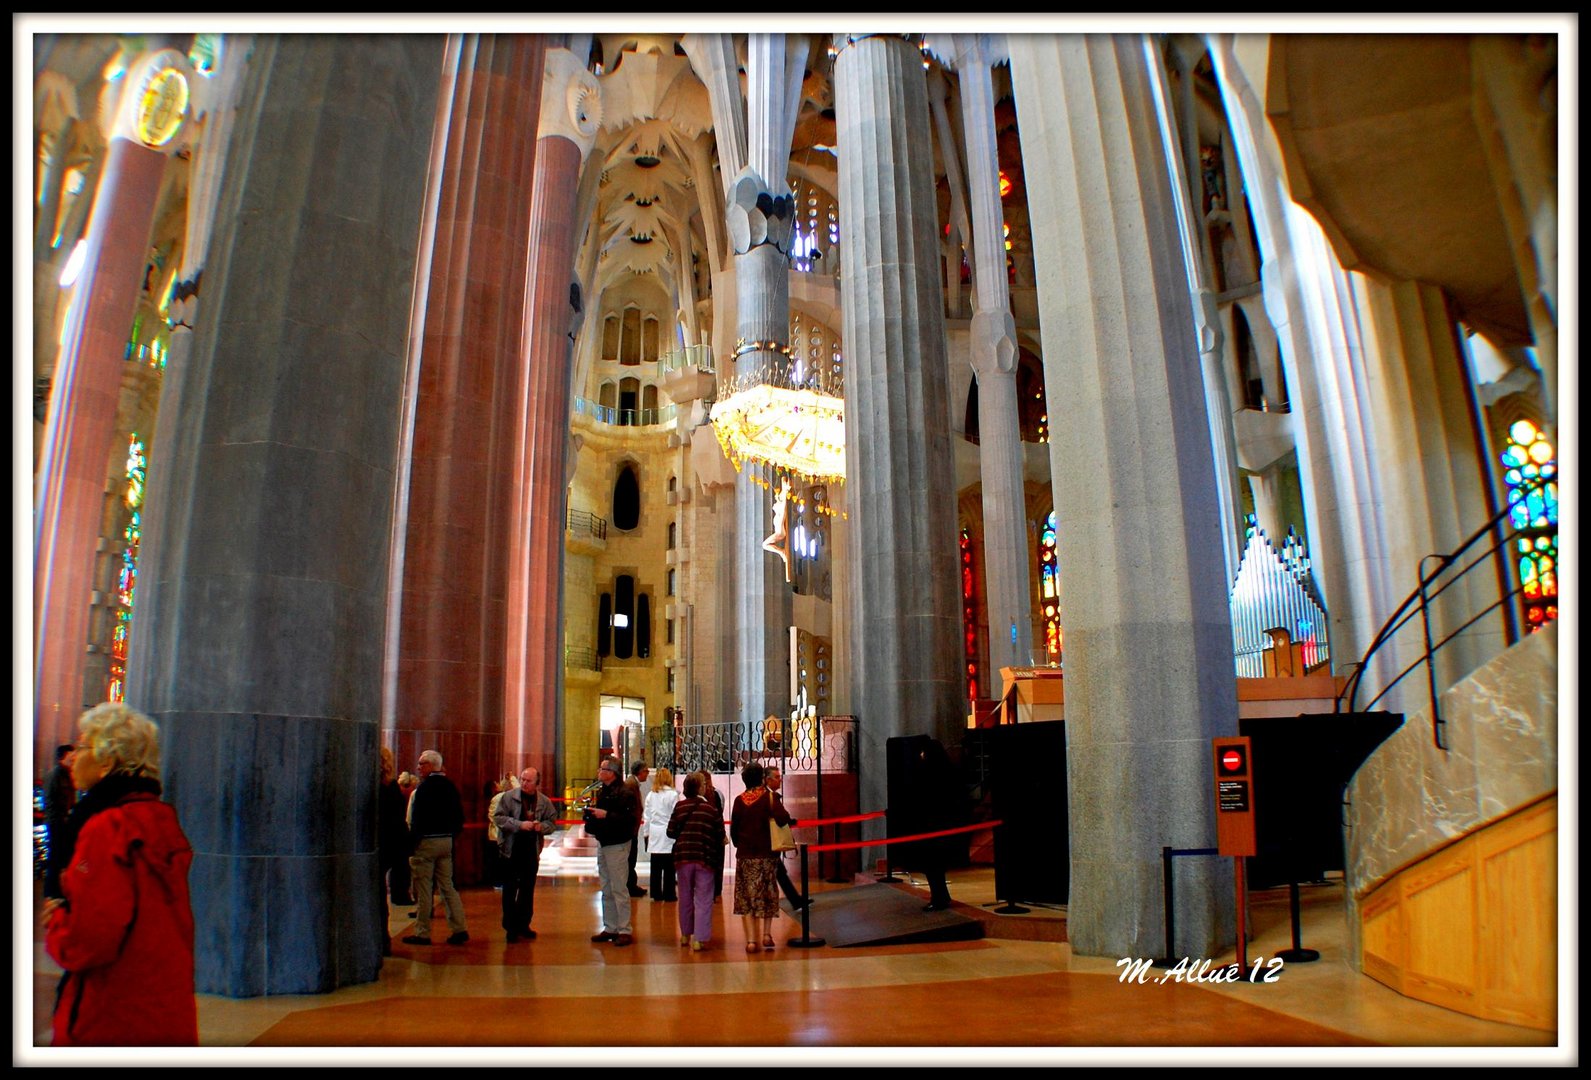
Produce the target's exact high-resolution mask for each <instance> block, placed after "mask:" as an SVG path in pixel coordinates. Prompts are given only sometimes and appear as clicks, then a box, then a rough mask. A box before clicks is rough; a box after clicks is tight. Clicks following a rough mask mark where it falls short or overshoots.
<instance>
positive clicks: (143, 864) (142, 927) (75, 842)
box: [43, 702, 199, 1046]
mask: <svg viewBox="0 0 1591 1080" xmlns="http://www.w3.org/2000/svg"><path fill="white" fill-rule="evenodd" d="M77 726H78V730H79V732H80V733H81V734H80V737H79V740H78V745H77V753H76V756H75V758H74V760H73V762H72V778H73V782H74V784H75V785H76V787H77V788H78V789H80V790H82V791H84V792H86V793H87V794H85V795H84V796H83V799H82V801H81V802H79V803H78V804H77V806H76V808H75V809H74V810H73V811H72V816H71V820H70V822H69V824H68V830H69V832H70V834H71V835H70V837H63V839H68V840H69V841H70V847H71V852H70V854H69V855H66V853H64V852H63V856H64V857H66V858H67V859H68V861H67V863H66V870H65V871H64V872H63V873H62V874H61V881H60V885H61V896H60V897H57V898H54V899H51V900H49V901H48V902H47V903H46V904H45V905H44V914H43V920H44V928H45V936H44V949H45V951H46V952H48V953H49V954H50V958H51V959H53V960H54V961H55V962H56V963H57V964H60V965H61V967H62V968H64V969H65V970H66V974H65V976H64V977H63V978H62V980H61V988H60V991H59V993H58V994H57V995H56V999H55V1017H54V1022H53V1029H54V1045H56V1046H196V1045H198V1042H199V1011H198V1004H197V1002H196V1001H195V999H194V996H193V990H194V985H193V940H194V932H193V906H192V903H191V902H190V899H189V894H188V870H189V867H191V866H192V864H193V848H192V846H191V845H189V843H188V838H187V837H186V836H185V835H183V832H182V826H181V825H179V824H178V822H177V811H176V810H174V809H173V808H172V807H171V805H170V804H169V803H164V802H161V801H160V794H161V790H160V741H159V740H160V729H159V728H157V727H156V726H155V723H154V721H153V720H150V719H149V718H148V717H147V716H144V715H143V714H142V713H139V712H135V711H134V710H132V709H130V708H128V707H127V706H126V705H124V704H122V703H120V702H117V703H114V704H113V703H110V702H107V703H105V704H104V705H98V706H96V707H94V708H92V709H90V710H89V711H88V712H86V713H84V714H83V717H82V719H80V720H79V721H78V724H77Z"/></svg>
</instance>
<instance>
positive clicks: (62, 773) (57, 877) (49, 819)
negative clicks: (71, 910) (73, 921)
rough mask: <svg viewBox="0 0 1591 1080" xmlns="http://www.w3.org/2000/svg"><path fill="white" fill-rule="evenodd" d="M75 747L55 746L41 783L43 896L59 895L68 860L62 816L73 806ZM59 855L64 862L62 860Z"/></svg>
mask: <svg viewBox="0 0 1591 1080" xmlns="http://www.w3.org/2000/svg"><path fill="white" fill-rule="evenodd" d="M76 756H77V747H75V746H73V745H72V744H71V743H62V744H61V745H60V746H57V747H56V748H55V768H53V769H51V770H50V778H49V780H48V781H46V782H45V785H44V821H45V824H46V826H47V827H48V832H49V858H48V859H46V860H45V863H44V896H45V898H46V899H48V898H50V897H57V896H60V895H61V871H62V870H65V869H66V865H67V861H69V860H70V859H71V855H70V854H69V853H68V850H67V849H68V848H70V847H71V845H70V844H67V843H63V841H65V839H66V819H67V818H69V817H70V816H71V814H72V807H74V806H76V805H77V785H76V784H74V783H72V759H73V758H75V757H76ZM63 857H64V859H65V860H66V861H63Z"/></svg>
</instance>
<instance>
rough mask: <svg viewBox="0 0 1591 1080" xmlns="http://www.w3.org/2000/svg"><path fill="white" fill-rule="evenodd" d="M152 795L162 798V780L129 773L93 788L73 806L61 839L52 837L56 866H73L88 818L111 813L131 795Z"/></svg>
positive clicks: (104, 781) (105, 780) (110, 777)
mask: <svg viewBox="0 0 1591 1080" xmlns="http://www.w3.org/2000/svg"><path fill="white" fill-rule="evenodd" d="M142 794H149V795H154V796H157V797H158V796H159V795H160V781H159V780H156V779H154V778H153V777H149V776H133V775H131V774H129V773H111V774H110V775H108V776H106V777H105V778H104V779H103V780H101V781H100V782H99V783H97V784H95V785H94V786H93V787H91V788H89V789H88V791H87V792H86V793H85V794H84V795H83V797H82V798H81V799H79V800H78V801H77V805H76V806H74V807H72V814H71V816H70V817H68V818H67V819H66V826H65V828H63V829H62V830H61V835H60V836H59V837H55V836H52V837H50V844H51V845H52V846H53V847H55V850H56V852H57V856H56V857H57V858H58V859H59V860H60V861H59V862H58V863H57V864H56V865H58V866H59V867H61V869H62V871H65V869H66V868H67V867H68V866H71V865H72V853H73V852H74V851H76V850H77V834H78V833H79V832H81V831H82V828H83V826H84V825H85V824H87V822H88V819H89V818H91V817H93V816H94V815H95V814H97V813H99V812H100V811H102V810H109V809H110V808H111V807H113V806H116V805H118V804H119V803H121V802H122V801H123V800H124V799H126V798H127V797H128V796H129V795H142Z"/></svg>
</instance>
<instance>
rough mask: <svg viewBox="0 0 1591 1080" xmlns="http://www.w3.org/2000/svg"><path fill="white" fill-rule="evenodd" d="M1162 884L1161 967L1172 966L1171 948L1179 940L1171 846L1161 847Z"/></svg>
mask: <svg viewBox="0 0 1591 1080" xmlns="http://www.w3.org/2000/svg"><path fill="white" fill-rule="evenodd" d="M1160 885H1161V892H1162V895H1163V896H1164V897H1165V905H1166V920H1165V921H1166V955H1164V956H1162V957H1161V958H1160V963H1159V964H1158V965H1157V966H1159V967H1170V966H1171V964H1172V959H1171V950H1172V948H1173V946H1174V945H1175V944H1176V940H1177V893H1176V885H1175V884H1174V883H1173V881H1172V877H1171V847H1170V845H1169V844H1168V845H1166V846H1165V847H1162V848H1161V849H1160Z"/></svg>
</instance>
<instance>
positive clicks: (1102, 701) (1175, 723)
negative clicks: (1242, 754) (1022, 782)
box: [1011, 35, 1237, 956]
mask: <svg viewBox="0 0 1591 1080" xmlns="http://www.w3.org/2000/svg"><path fill="white" fill-rule="evenodd" d="M1011 68H1012V78H1013V84H1014V86H1015V88H1016V101H1017V115H1018V117H1019V120H1020V122H1021V125H1022V132H1023V166H1024V173H1025V175H1026V177H1027V183H1028V200H1029V204H1030V208H1031V211H1032V214H1031V216H1032V219H1033V222H1034V230H1035V231H1034V245H1035V248H1036V249H1037V251H1038V252H1040V257H1039V258H1038V260H1037V262H1038V275H1039V276H1038V287H1039V310H1040V314H1041V318H1042V323H1043V335H1044V369H1045V372H1044V373H1045V385H1046V387H1047V389H1048V396H1049V402H1050V427H1051V431H1052V432H1053V433H1054V434H1053V436H1052V439H1051V443H1050V464H1051V474H1052V476H1053V477H1054V487H1055V507H1056V514H1057V518H1058V520H1059V522H1060V529H1059V536H1058V541H1057V546H1058V549H1059V555H1060V565H1061V567H1062V576H1061V613H1062V620H1063V622H1064V623H1065V626H1066V675H1067V678H1066V741H1067V789H1068V790H1067V799H1068V806H1069V808H1070V813H1071V857H1072V891H1071V904H1070V908H1069V913H1070V922H1069V924H1068V936H1069V937H1070V939H1071V942H1072V948H1073V949H1074V950H1076V951H1077V952H1078V953H1080V954H1082V955H1088V956H1152V955H1156V954H1158V953H1160V952H1161V951H1162V950H1163V949H1164V948H1165V941H1164V937H1163V934H1162V927H1163V924H1164V920H1163V915H1162V910H1161V905H1162V891H1161V889H1162V883H1161V869H1160V849H1161V847H1162V846H1163V845H1171V846H1174V847H1206V846H1213V845H1214V843H1215V820H1214V818H1215V810H1214V806H1213V798H1212V795H1211V792H1210V790H1209V789H1210V774H1211V756H1210V755H1211V750H1210V740H1211V739H1212V738H1214V737H1216V736H1222V735H1233V734H1236V731H1237V695H1236V686H1235V679H1234V675H1233V665H1232V625H1231V617H1230V612H1229V608H1228V603H1227V592H1226V584H1225V582H1224V581H1223V580H1222V574H1223V563H1222V558H1221V548H1220V536H1219V529H1220V512H1219V508H1218V506H1217V498H1218V496H1217V490H1216V484H1215V474H1214V468H1213V464H1212V459H1211V452H1210V437H1209V421H1208V416H1207V414H1206V411H1205V403H1204V391H1203V387H1202V385H1201V379H1200V373H1199V353H1198V348H1197V345H1196V343H1195V341H1194V335H1193V313H1192V311H1191V309H1190V305H1189V300H1188V277H1187V271H1186V270H1185V269H1184V267H1183V265H1182V244H1181V240H1180V238H1179V237H1178V235H1177V218H1176V207H1175V204H1174V202H1173V197H1172V191H1171V185H1170V178H1169V173H1168V170H1167V163H1166V157H1165V148H1164V144H1163V142H1162V141H1161V138H1160V132H1159V130H1158V128H1157V126H1156V121H1155V109H1154V101H1153V97H1152V90H1151V85H1150V81H1149V73H1148V66H1147V59H1146V56H1145V50H1144V44H1143V41H1142V39H1140V38H1137V37H1127V36H1121V37H1114V36H1087V37H1083V36H1074V35H1066V36H1050V35H1043V36H1040V35H1032V36H1023V37H1013V38H1012V39H1011ZM1176 896H1177V910H1176V924H1177V940H1176V941H1175V942H1173V943H1172V947H1171V952H1172V953H1173V955H1183V954H1188V955H1193V956H1210V955H1213V954H1214V952H1216V951H1218V950H1219V948H1220V947H1221V946H1222V945H1224V944H1225V943H1227V942H1230V941H1231V940H1232V935H1233V924H1232V920H1231V914H1232V878H1231V864H1230V863H1229V862H1227V861H1226V860H1216V859H1184V860H1181V865H1179V866H1178V868H1177V870H1176Z"/></svg>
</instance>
